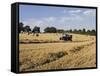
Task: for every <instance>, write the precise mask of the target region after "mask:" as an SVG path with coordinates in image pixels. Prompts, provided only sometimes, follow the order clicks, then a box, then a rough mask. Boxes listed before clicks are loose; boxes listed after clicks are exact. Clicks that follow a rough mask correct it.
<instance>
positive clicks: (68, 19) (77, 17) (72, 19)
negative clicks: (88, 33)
mask: <svg viewBox="0 0 100 76" xmlns="http://www.w3.org/2000/svg"><path fill="white" fill-rule="evenodd" d="M80 20H82V17H81V16H78V15H74V16H69V17H67V16H66V17H61V19H60V22H68V21H80Z"/></svg>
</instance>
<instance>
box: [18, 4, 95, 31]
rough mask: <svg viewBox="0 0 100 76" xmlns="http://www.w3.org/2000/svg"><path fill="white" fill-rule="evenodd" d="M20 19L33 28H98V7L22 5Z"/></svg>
mask: <svg viewBox="0 0 100 76" xmlns="http://www.w3.org/2000/svg"><path fill="white" fill-rule="evenodd" d="M19 20H20V22H23V24H24V26H26V25H29V26H30V27H31V29H33V28H34V26H39V27H40V30H41V31H43V30H44V29H45V28H46V27H56V28H57V29H64V30H69V29H83V28H85V29H90V30H91V29H96V9H89V8H76V7H74V8H72V7H53V6H37V5H20V6H19Z"/></svg>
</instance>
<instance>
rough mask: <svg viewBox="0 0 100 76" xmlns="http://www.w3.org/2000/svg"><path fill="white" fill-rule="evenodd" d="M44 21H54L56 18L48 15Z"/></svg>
mask: <svg viewBox="0 0 100 76" xmlns="http://www.w3.org/2000/svg"><path fill="white" fill-rule="evenodd" d="M43 20H44V21H46V22H54V21H55V20H56V18H55V17H47V18H43Z"/></svg>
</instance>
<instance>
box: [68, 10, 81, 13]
mask: <svg viewBox="0 0 100 76" xmlns="http://www.w3.org/2000/svg"><path fill="white" fill-rule="evenodd" d="M80 12H81V10H71V11H69V13H80Z"/></svg>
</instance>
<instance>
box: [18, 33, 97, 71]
mask: <svg viewBox="0 0 100 76" xmlns="http://www.w3.org/2000/svg"><path fill="white" fill-rule="evenodd" d="M70 34H71V33H70ZM71 35H72V36H73V38H72V42H71V41H63V40H59V38H60V37H61V36H62V34H59V33H45V34H44V33H42V34H39V36H38V37H37V36H33V34H30V35H28V34H26V33H24V34H20V36H19V50H20V52H19V56H20V57H19V60H20V61H19V62H20V63H19V64H20V71H35V70H51V69H68V68H84V67H95V66H96V38H95V36H89V35H80V34H71Z"/></svg>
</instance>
